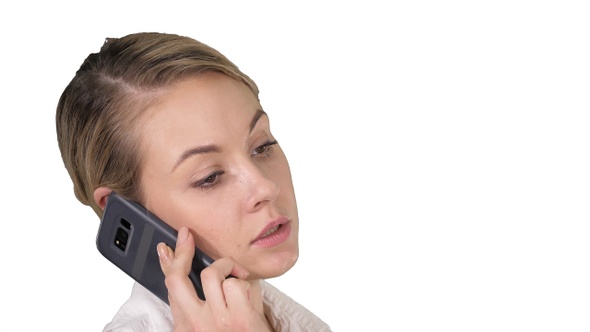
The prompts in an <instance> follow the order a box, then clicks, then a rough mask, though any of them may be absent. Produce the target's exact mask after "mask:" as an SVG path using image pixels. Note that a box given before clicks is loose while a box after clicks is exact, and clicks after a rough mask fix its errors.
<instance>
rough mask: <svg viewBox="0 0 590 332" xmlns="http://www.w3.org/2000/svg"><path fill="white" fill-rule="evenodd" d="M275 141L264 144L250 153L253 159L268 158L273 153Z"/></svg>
mask: <svg viewBox="0 0 590 332" xmlns="http://www.w3.org/2000/svg"><path fill="white" fill-rule="evenodd" d="M277 143H278V142H277V141H269V142H266V143H264V144H262V145H260V146H258V147H257V148H255V149H254V151H252V156H253V157H270V156H271V155H272V152H273V145H276V144H277Z"/></svg>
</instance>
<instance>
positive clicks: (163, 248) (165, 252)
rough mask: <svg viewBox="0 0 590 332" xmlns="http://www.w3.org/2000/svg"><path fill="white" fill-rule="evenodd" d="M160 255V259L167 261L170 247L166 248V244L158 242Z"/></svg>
mask: <svg viewBox="0 0 590 332" xmlns="http://www.w3.org/2000/svg"><path fill="white" fill-rule="evenodd" d="M157 249H158V257H160V260H161V261H163V262H165V261H167V260H168V259H169V257H168V248H166V245H165V244H164V243H160V244H158V247H157Z"/></svg>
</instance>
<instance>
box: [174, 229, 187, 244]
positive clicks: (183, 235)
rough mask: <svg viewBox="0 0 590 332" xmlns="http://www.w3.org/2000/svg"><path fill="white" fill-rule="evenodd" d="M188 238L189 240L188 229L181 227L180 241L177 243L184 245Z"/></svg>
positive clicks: (179, 232)
mask: <svg viewBox="0 0 590 332" xmlns="http://www.w3.org/2000/svg"><path fill="white" fill-rule="evenodd" d="M187 238H188V229H187V228H186V227H180V229H179V230H178V240H177V241H176V243H177V244H183V243H184V241H186V239H187Z"/></svg>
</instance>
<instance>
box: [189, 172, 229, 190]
mask: <svg viewBox="0 0 590 332" xmlns="http://www.w3.org/2000/svg"><path fill="white" fill-rule="evenodd" d="M223 173H225V172H224V171H216V172H213V173H211V174H209V175H207V177H206V178H204V179H202V180H199V181H197V182H195V183H194V184H193V187H195V188H198V189H211V188H213V187H215V186H216V185H217V184H219V181H221V180H220V179H219V177H220V176H221V175H222V174H223Z"/></svg>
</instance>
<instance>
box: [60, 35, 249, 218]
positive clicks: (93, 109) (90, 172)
mask: <svg viewBox="0 0 590 332" xmlns="http://www.w3.org/2000/svg"><path fill="white" fill-rule="evenodd" d="M208 71H216V72H220V73H223V74H225V75H227V76H229V77H231V78H233V79H235V80H237V81H239V82H242V83H244V84H246V86H248V87H249V88H250V90H251V91H252V92H253V93H254V95H255V96H256V97H257V98H258V88H257V86H256V84H255V83H254V81H252V80H251V79H250V78H249V77H248V76H247V75H245V74H244V73H242V72H241V71H240V70H239V69H238V67H237V66H236V65H234V64H233V63H232V62H230V61H229V60H228V59H227V58H226V57H225V56H223V55H222V54H221V53H219V52H218V51H217V50H215V49H213V48H211V47H209V46H207V45H205V44H203V43H201V42H199V41H196V40H194V39H192V38H189V37H184V36H179V35H174V34H165V33H136V34H131V35H127V36H125V37H122V38H107V39H106V41H105V43H104V45H103V46H102V48H101V49H100V52H99V53H93V54H90V55H89V56H88V57H87V58H86V60H85V61H84V63H83V64H82V65H81V67H80V69H79V70H78V71H77V72H76V75H75V76H74V78H73V79H72V81H71V82H70V83H69V85H68V86H67V87H66V89H65V90H64V92H63V93H62V95H61V97H60V99H59V102H58V106H57V112H56V127H57V140H58V144H59V149H60V151H61V156H62V159H63V162H64V165H65V167H66V169H67V171H68V173H69V175H70V177H71V179H72V182H73V184H74V193H75V195H76V197H77V199H78V200H79V201H80V202H82V203H83V204H85V205H90V206H91V207H92V208H93V209H94V211H95V212H96V214H97V215H98V216H99V217H100V216H102V210H101V209H100V208H99V206H98V205H97V204H96V202H95V201H94V190H95V189H96V188H98V187H102V186H105V187H109V188H111V189H112V190H114V191H115V192H117V193H118V194H120V195H122V196H124V197H126V198H128V199H132V200H135V201H138V202H141V201H142V193H141V188H140V185H139V179H140V176H141V170H142V167H141V165H142V158H143V154H142V152H141V146H140V142H139V133H138V124H139V121H138V120H139V118H140V116H141V115H142V113H143V111H144V110H146V109H147V108H149V106H150V105H151V104H153V103H154V102H156V101H157V98H158V96H159V94H160V93H159V92H161V91H164V90H165V89H166V88H169V87H170V86H171V85H173V84H174V83H177V82H179V81H181V80H183V79H187V78H189V77H194V76H195V75H199V74H202V73H204V72H208Z"/></svg>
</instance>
